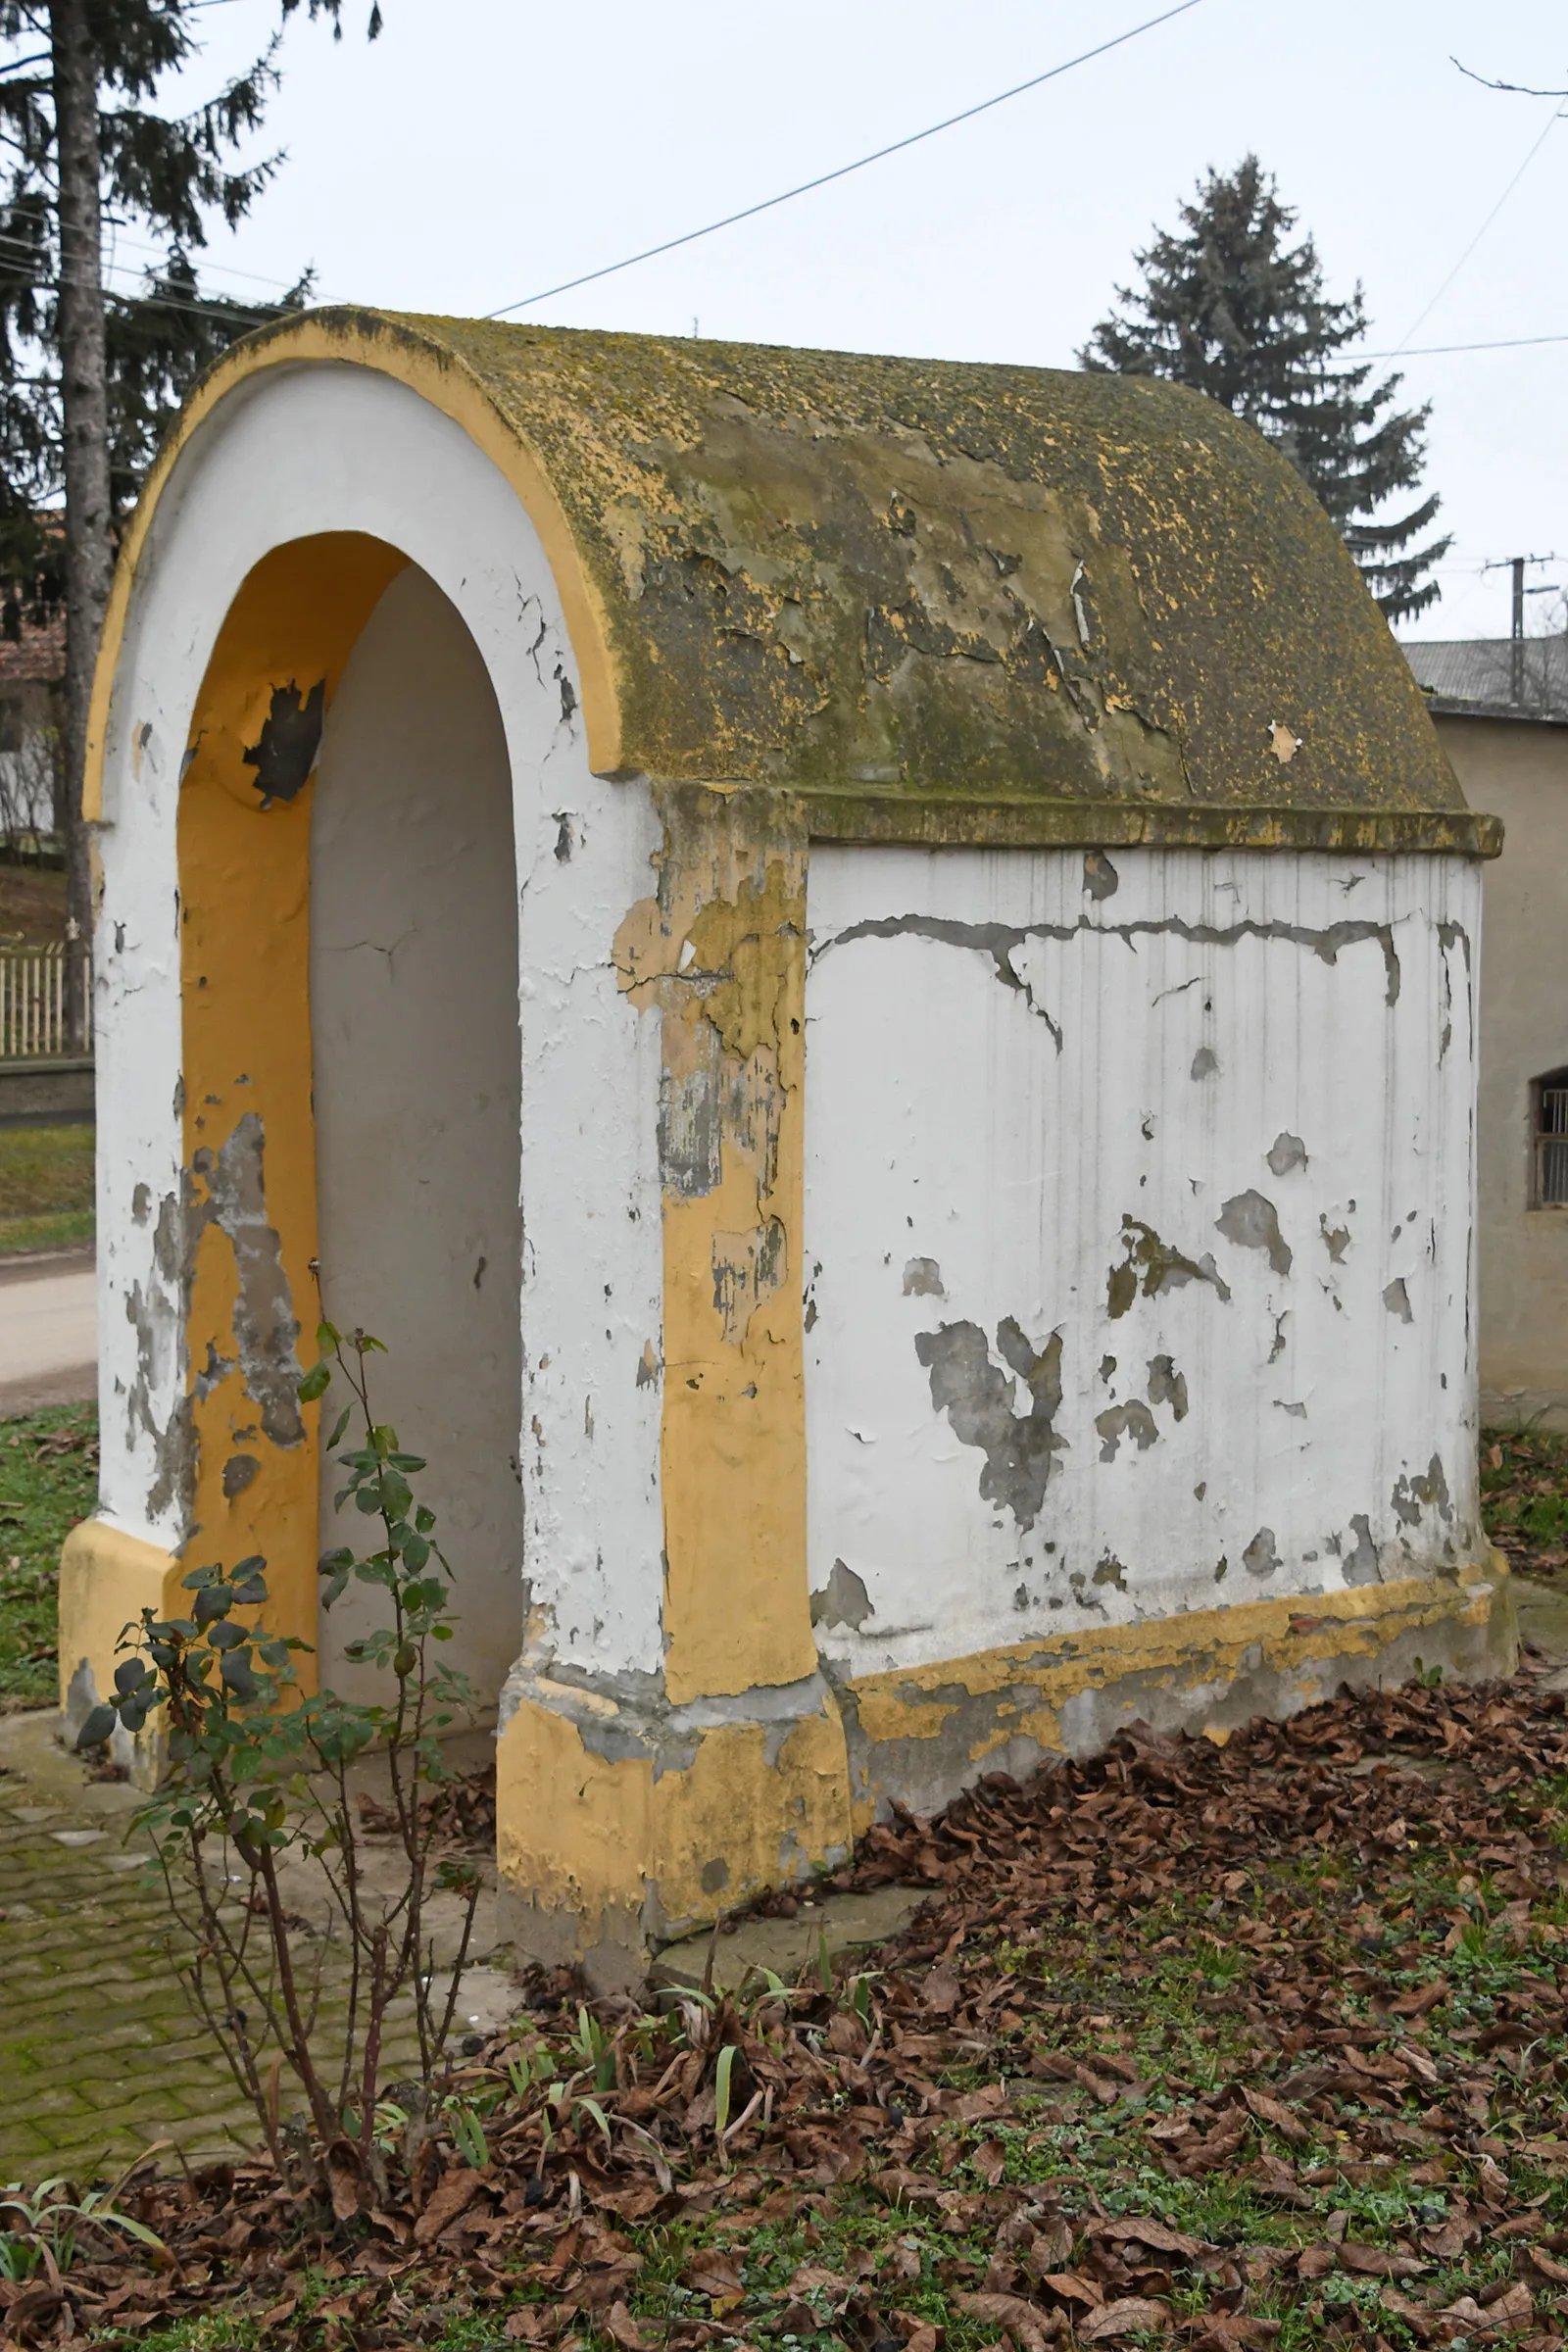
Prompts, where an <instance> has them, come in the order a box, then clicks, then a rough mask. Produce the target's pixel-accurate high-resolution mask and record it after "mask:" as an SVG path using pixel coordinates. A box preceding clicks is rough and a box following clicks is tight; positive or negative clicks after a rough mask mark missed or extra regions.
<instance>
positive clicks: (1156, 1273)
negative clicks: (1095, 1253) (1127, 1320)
mask: <svg viewBox="0 0 1568 2352" xmlns="http://www.w3.org/2000/svg"><path fill="white" fill-rule="evenodd" d="M1121 1241H1122V1248H1123V1249H1124V1250H1126V1252H1127V1254H1126V1256H1125V1258H1124V1259H1123V1260H1122V1263H1121V1264H1120V1265H1119V1266H1112V1267H1111V1269H1110V1274H1109V1277H1108V1279H1107V1282H1106V1286H1105V1307H1106V1311H1107V1313H1108V1314H1109V1315H1110V1316H1111V1318H1112V1320H1114V1319H1115V1318H1116V1317H1117V1316H1118V1315H1124V1314H1126V1312H1127V1310H1128V1308H1129V1307H1130V1306H1131V1305H1132V1303H1133V1300H1134V1299H1136V1298H1137V1296H1138V1278H1139V1273H1140V1270H1141V1271H1142V1274H1143V1283H1144V1297H1145V1298H1146V1299H1156V1298H1157V1297H1158V1296H1159V1294H1160V1292H1161V1291H1176V1290H1180V1289H1181V1287H1182V1285H1183V1284H1184V1283H1189V1282H1206V1283H1207V1284H1208V1286H1209V1289H1210V1290H1211V1291H1213V1293H1214V1294H1215V1296H1216V1297H1217V1298H1219V1299H1223V1300H1224V1301H1225V1302H1226V1303H1227V1304H1229V1301H1230V1295H1231V1292H1230V1285H1229V1283H1228V1282H1226V1281H1225V1280H1224V1278H1223V1277H1222V1276H1221V1274H1220V1272H1219V1269H1218V1268H1217V1266H1216V1265H1215V1263H1214V1260H1213V1257H1212V1256H1211V1255H1210V1254H1209V1252H1208V1251H1206V1250H1205V1251H1204V1253H1203V1255H1202V1256H1201V1257H1200V1258H1192V1257H1188V1256H1187V1255H1185V1253H1184V1252H1183V1251H1182V1250H1175V1249H1173V1248H1172V1247H1171V1245H1170V1244H1169V1243H1168V1242H1163V1241H1161V1240H1160V1237H1159V1235H1158V1234H1157V1233H1156V1232H1155V1231H1154V1228H1153V1227H1152V1225H1146V1224H1145V1223H1144V1221H1143V1219H1142V1218H1141V1217H1133V1216H1124V1217H1123V1218H1122V1221H1121Z"/></svg>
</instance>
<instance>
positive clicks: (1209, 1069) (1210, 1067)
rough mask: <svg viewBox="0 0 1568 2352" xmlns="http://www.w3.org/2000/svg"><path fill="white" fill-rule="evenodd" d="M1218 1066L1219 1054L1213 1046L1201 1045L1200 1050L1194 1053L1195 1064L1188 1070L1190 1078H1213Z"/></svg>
mask: <svg viewBox="0 0 1568 2352" xmlns="http://www.w3.org/2000/svg"><path fill="white" fill-rule="evenodd" d="M1218 1068H1219V1055H1218V1054H1216V1053H1215V1051H1214V1049H1213V1047H1212V1046H1200V1047H1199V1049H1198V1052H1197V1053H1196V1054H1194V1055H1193V1066H1192V1068H1191V1070H1190V1071H1189V1072H1188V1076H1189V1077H1190V1078H1212V1077H1213V1075H1214V1073H1215V1071H1216V1070H1217V1069H1218Z"/></svg>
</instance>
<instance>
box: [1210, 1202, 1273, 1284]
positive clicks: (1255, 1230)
mask: <svg viewBox="0 0 1568 2352" xmlns="http://www.w3.org/2000/svg"><path fill="white" fill-rule="evenodd" d="M1214 1230H1215V1232H1216V1233H1222V1234H1223V1235H1224V1236H1225V1239H1226V1240H1227V1241H1228V1242H1234V1243H1235V1244H1236V1246H1237V1248H1238V1249H1241V1250H1266V1251H1267V1253H1268V1262H1269V1264H1270V1266H1272V1268H1273V1270H1274V1272H1275V1273H1276V1274H1288V1273H1289V1272H1290V1270H1291V1246H1290V1244H1289V1242H1288V1241H1287V1240H1286V1239H1285V1236H1284V1235H1283V1234H1282V1233H1281V1231H1280V1220H1279V1212H1278V1211H1277V1210H1276V1208H1275V1206H1274V1203H1273V1201H1270V1200H1268V1199H1266V1198H1265V1196H1264V1195H1263V1194H1262V1193H1255V1192H1252V1191H1248V1192H1245V1193H1238V1194H1237V1195H1236V1196H1235V1198H1234V1200H1230V1201H1226V1203H1225V1205H1224V1207H1223V1208H1222V1209H1221V1211H1220V1213H1219V1215H1218V1216H1217V1217H1216V1218H1215V1220H1214Z"/></svg>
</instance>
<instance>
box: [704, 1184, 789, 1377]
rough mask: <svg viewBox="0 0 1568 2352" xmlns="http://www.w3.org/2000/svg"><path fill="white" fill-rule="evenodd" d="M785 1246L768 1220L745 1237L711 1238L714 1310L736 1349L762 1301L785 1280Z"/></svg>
mask: <svg viewBox="0 0 1568 2352" xmlns="http://www.w3.org/2000/svg"><path fill="white" fill-rule="evenodd" d="M787 1257H788V1245H787V1241H786V1236H785V1231H784V1226H783V1223H782V1222H781V1220H780V1219H779V1218H777V1217H769V1219H768V1221H767V1223H766V1224H765V1225H759V1226H757V1227H755V1228H754V1229H753V1230H752V1231H750V1232H748V1233H715V1234H714V1236H713V1255H712V1264H713V1308H714V1312H715V1313H716V1314H717V1315H718V1316H719V1318H720V1320H721V1322H722V1323H723V1326H724V1338H725V1340H726V1341H727V1342H728V1344H729V1345H730V1346H731V1347H732V1348H733V1347H738V1346H739V1344H740V1342H741V1341H742V1340H743V1339H744V1338H745V1336H746V1327H747V1325H748V1324H749V1323H750V1322H751V1319H752V1316H753V1315H754V1313H755V1312H756V1310H757V1308H758V1307H759V1306H760V1304H761V1303H762V1300H763V1299H770V1298H771V1297H772V1295H773V1293H774V1292H775V1291H776V1290H777V1289H778V1287H779V1285H780V1283H781V1282H782V1281H783V1280H784V1275H785V1270H786V1263H787Z"/></svg>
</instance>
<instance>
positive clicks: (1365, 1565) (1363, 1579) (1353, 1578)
mask: <svg viewBox="0 0 1568 2352" xmlns="http://www.w3.org/2000/svg"><path fill="white" fill-rule="evenodd" d="M1350 1532H1351V1534H1352V1535H1353V1536H1354V1538H1355V1548H1354V1549H1353V1550H1352V1551H1342V1552H1341V1557H1340V1565H1341V1567H1342V1568H1343V1570H1344V1572H1345V1581H1346V1583H1347V1584H1348V1585H1375V1584H1376V1583H1377V1581H1378V1579H1379V1577H1380V1576H1381V1575H1382V1573H1383V1572H1382V1569H1381V1567H1380V1565H1379V1562H1378V1547H1377V1545H1376V1544H1374V1543H1373V1541H1372V1523H1371V1521H1370V1519H1369V1518H1368V1517H1367V1514H1366V1513H1365V1511H1357V1512H1356V1513H1355V1516H1354V1517H1353V1518H1352V1519H1351V1521H1350Z"/></svg>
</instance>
